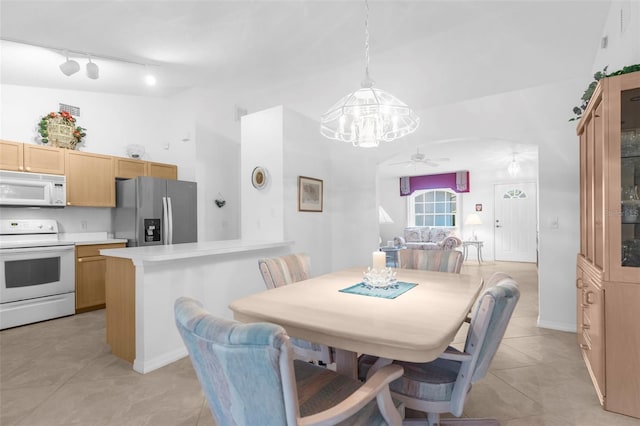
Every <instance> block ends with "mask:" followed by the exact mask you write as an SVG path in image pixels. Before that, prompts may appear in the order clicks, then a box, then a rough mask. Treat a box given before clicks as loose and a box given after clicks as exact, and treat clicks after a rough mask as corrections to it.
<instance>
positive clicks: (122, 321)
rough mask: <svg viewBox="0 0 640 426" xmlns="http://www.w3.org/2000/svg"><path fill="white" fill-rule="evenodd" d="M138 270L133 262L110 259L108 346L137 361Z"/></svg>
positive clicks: (108, 270) (117, 354)
mask: <svg viewBox="0 0 640 426" xmlns="http://www.w3.org/2000/svg"><path fill="white" fill-rule="evenodd" d="M135 277H136V269H135V266H133V262H132V261H131V259H122V258H118V257H107V281H106V282H107V286H106V299H107V302H106V304H107V305H108V306H109V308H108V309H107V311H106V312H107V313H106V328H107V343H108V344H109V346H111V353H113V354H114V355H115V356H118V357H120V358H122V359H124V360H127V361H129V362H130V363H133V361H134V360H135V358H136V278H135Z"/></svg>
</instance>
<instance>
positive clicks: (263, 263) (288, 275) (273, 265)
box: [258, 253, 311, 289]
mask: <svg viewBox="0 0 640 426" xmlns="http://www.w3.org/2000/svg"><path fill="white" fill-rule="evenodd" d="M310 265H311V260H310V258H309V255H308V254H305V253H298V254H289V255H286V256H280V257H270V258H263V259H258V266H259V267H260V273H261V274H262V279H264V283H265V285H266V286H267V288H268V289H272V288H276V287H281V286H283V285H287V284H291V283H295V282H297V281H302V280H306V279H308V278H309V270H310V269H311V267H310Z"/></svg>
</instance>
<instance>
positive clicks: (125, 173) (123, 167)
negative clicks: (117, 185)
mask: <svg viewBox="0 0 640 426" xmlns="http://www.w3.org/2000/svg"><path fill="white" fill-rule="evenodd" d="M114 161H115V166H116V178H118V179H132V178H135V177H138V176H145V173H146V169H147V162H146V161H142V160H135V159H133V158H124V157H115V159H114Z"/></svg>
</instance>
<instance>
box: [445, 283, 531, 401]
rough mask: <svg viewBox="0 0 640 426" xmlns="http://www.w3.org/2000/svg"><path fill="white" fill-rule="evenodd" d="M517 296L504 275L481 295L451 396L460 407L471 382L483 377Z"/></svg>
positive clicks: (517, 293)
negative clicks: (469, 356) (469, 355)
mask: <svg viewBox="0 0 640 426" xmlns="http://www.w3.org/2000/svg"><path fill="white" fill-rule="evenodd" d="M519 299H520V290H519V289H518V285H517V283H516V282H515V281H514V280H513V279H512V278H504V279H503V280H501V281H500V282H499V283H498V284H497V285H495V286H493V287H490V288H488V289H487V290H486V291H485V292H484V293H483V294H482V296H481V298H480V300H479V302H478V307H477V309H476V310H475V312H474V314H473V316H472V318H471V324H470V325H469V332H468V334H467V340H466V342H465V346H464V351H465V352H467V353H469V354H471V355H472V356H471V359H470V360H469V361H464V362H463V363H462V365H461V367H460V371H459V373H458V378H457V380H456V385H455V387H454V390H453V394H452V397H451V401H452V404H453V405H456V404H458V405H459V408H460V410H462V405H463V404H464V400H465V397H466V394H467V392H468V391H469V389H470V388H471V384H472V383H475V382H477V381H478V380H480V379H482V378H483V377H484V376H486V374H487V371H488V370H489V366H490V365H491V361H492V360H493V357H494V355H495V354H496V352H497V350H498V347H499V346H500V343H501V342H502V337H503V336H504V332H505V330H506V329H507V325H508V324H509V320H510V319H511V314H513V310H514V309H515V307H516V304H517V303H518V300H519ZM452 412H453V411H452ZM460 412H461V411H460Z"/></svg>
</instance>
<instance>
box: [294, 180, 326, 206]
mask: <svg viewBox="0 0 640 426" xmlns="http://www.w3.org/2000/svg"><path fill="white" fill-rule="evenodd" d="M322 196H323V194H322V180H320V179H314V178H310V177H306V176H298V211H301V212H321V211H322Z"/></svg>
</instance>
